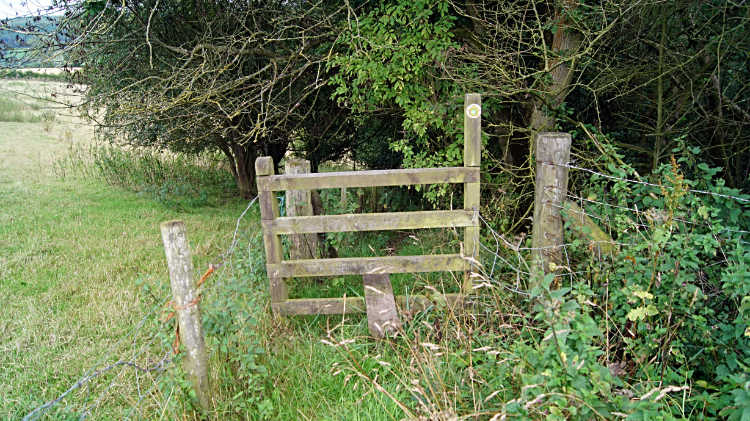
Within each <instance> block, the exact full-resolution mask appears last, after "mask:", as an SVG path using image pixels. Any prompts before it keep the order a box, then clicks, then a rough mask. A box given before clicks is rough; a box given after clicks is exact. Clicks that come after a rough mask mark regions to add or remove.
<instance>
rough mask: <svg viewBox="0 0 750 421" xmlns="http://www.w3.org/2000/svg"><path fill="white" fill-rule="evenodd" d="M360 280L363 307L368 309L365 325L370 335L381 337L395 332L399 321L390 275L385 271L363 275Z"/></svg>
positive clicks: (399, 324) (398, 327) (398, 326)
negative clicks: (378, 273)
mask: <svg viewBox="0 0 750 421" xmlns="http://www.w3.org/2000/svg"><path fill="white" fill-rule="evenodd" d="M362 281H363V282H364V284H365V307H366V309H368V310H369V311H367V325H368V327H369V329H370V332H371V333H372V335H373V336H375V337H376V338H380V339H382V338H384V337H385V336H386V335H393V334H395V333H397V332H398V330H399V329H400V328H401V321H400V320H399V317H398V309H397V308H396V300H395V299H394V298H393V287H392V286H391V278H390V276H389V275H388V274H387V273H385V274H381V275H363V276H362ZM373 310H374V311H373Z"/></svg>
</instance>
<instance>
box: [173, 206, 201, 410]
mask: <svg viewBox="0 0 750 421" xmlns="http://www.w3.org/2000/svg"><path fill="white" fill-rule="evenodd" d="M161 236H162V240H164V251H165V252H166V255H167V265H168V266H169V279H170V284H171V286H172V304H173V306H174V308H175V314H177V323H178V327H179V338H180V343H181V344H182V345H185V348H187V352H185V353H184V354H183V356H182V367H183V370H184V371H185V377H186V379H187V380H188V381H190V383H191V384H192V386H193V390H194V391H195V394H196V397H197V399H198V403H199V404H200V406H201V408H203V409H206V410H210V409H211V408H212V407H213V401H212V399H211V388H210V387H209V384H208V366H207V357H206V340H205V337H204V335H203V323H202V320H201V308H200V298H201V297H200V294H199V292H198V286H197V284H196V283H197V280H196V278H195V270H194V269H193V261H192V259H191V258H190V250H189V244H190V243H189V242H188V238H187V232H186V230H185V223H184V222H183V221H167V222H164V223H162V224H161Z"/></svg>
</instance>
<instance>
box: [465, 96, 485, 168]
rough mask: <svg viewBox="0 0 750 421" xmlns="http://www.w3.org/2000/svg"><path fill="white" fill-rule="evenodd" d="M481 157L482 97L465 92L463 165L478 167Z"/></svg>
mask: <svg viewBox="0 0 750 421" xmlns="http://www.w3.org/2000/svg"><path fill="white" fill-rule="evenodd" d="M481 157H482V97H481V96H480V95H479V94H466V95H465V96H464V166H465V167H479V166H480V163H479V161H480V159H481ZM476 181H479V180H476Z"/></svg>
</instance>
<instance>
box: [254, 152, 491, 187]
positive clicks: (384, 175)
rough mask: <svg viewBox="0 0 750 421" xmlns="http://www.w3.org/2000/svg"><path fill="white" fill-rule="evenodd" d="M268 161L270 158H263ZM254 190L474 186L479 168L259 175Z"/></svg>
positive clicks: (477, 180)
mask: <svg viewBox="0 0 750 421" xmlns="http://www.w3.org/2000/svg"><path fill="white" fill-rule="evenodd" d="M263 158H270V157H263ZM263 158H259V159H263ZM258 175H259V176H258V191H285V190H310V189H338V188H342V187H343V188H353V187H380V186H416V185H421V184H444V183H453V184H456V183H478V182H479V168H460V167H449V168H417V169H408V170H373V171H345V172H329V173H312V174H285V175H271V176H261V174H260V173H258Z"/></svg>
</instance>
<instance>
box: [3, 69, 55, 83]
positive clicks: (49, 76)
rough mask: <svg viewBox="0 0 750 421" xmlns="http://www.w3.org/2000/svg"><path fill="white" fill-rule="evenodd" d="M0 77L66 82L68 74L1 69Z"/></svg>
mask: <svg viewBox="0 0 750 421" xmlns="http://www.w3.org/2000/svg"><path fill="white" fill-rule="evenodd" d="M0 79H25V80H46V81H57V82H66V81H67V80H68V76H67V75H66V74H65V73H45V72H36V71H34V70H15V69H11V70H3V71H0Z"/></svg>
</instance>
